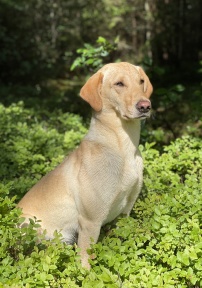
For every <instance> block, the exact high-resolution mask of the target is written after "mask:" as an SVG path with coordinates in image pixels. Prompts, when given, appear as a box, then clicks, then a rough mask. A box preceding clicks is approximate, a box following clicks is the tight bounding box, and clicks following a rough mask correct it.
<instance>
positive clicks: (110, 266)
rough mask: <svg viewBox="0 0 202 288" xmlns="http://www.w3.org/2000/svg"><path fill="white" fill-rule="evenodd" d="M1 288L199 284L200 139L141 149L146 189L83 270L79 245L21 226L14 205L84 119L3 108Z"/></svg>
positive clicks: (106, 231)
mask: <svg viewBox="0 0 202 288" xmlns="http://www.w3.org/2000/svg"><path fill="white" fill-rule="evenodd" d="M0 114H1V116H0V135H1V139H2V141H1V144H0V149H1V163H0V175H1V184H0V237H1V246H0V260H1V264H0V287H27V288H29V287H71V288H74V287H85V288H88V287H89V288H91V287H98V288H101V287H123V288H127V287H133V288H134V287H137V288H138V287H141V288H143V287H145V288H150V287H159V288H161V287H165V288H170V287H177V288H185V287H190V288H199V287H202V233H201V232H202V224H201V223H202V209H201V207H202V193H201V191H202V169H201V163H202V150H201V146H202V140H201V139H197V138H193V137H188V136H187V137H183V138H181V139H177V140H176V141H175V142H173V143H171V144H170V145H169V146H166V147H165V148H164V150H163V152H162V153H160V152H159V151H157V150H156V149H155V148H154V143H151V144H145V145H144V146H141V147H140V148H141V151H142V154H143V157H144V163H145V176H144V187H143V190H142V193H141V196H140V197H139V199H138V201H137V202H136V204H135V206H134V209H133V211H132V214H131V217H128V218H124V217H119V218H118V219H116V220H115V221H113V223H110V224H108V225H106V226H105V227H104V228H103V229H102V231H101V235H100V238H99V241H98V243H97V244H93V243H92V247H91V249H90V250H89V253H90V254H91V258H94V259H93V260H90V261H91V266H92V268H91V270H90V271H86V270H85V269H83V268H82V267H81V265H80V262H79V256H77V250H78V248H77V247H76V245H74V246H73V247H72V246H69V245H66V244H65V243H62V242H61V237H60V235H59V234H57V233H55V238H54V239H53V240H52V241H47V240H45V239H44V235H42V236H41V242H40V244H36V241H35V240H36V232H35V229H34V228H35V227H37V226H38V225H39V224H40V223H34V222H31V223H30V225H29V226H28V227H26V228H23V229H18V228H17V224H18V223H20V222H21V219H20V218H19V215H20V211H19V209H17V208H15V205H16V204H15V203H16V202H17V201H18V200H19V198H21V197H22V195H23V194H24V193H25V192H26V191H27V190H28V189H29V188H30V187H31V186H32V185H33V184H34V183H35V182H36V181H37V180H38V179H39V178H40V177H41V176H42V175H44V174H45V173H47V172H48V171H49V170H51V169H53V168H54V167H55V166H56V165H57V164H58V163H59V162H61V161H62V159H63V158H64V156H65V155H66V154H68V153H69V152H70V150H71V149H72V148H74V147H75V146H76V145H78V143H79V142H80V140H81V138H82V137H83V135H84V134H85V133H86V128H85V127H84V126H83V125H82V120H81V118H79V117H78V116H75V115H72V114H64V115H63V114H62V113H61V112H59V111H56V112H55V113H53V114H52V115H40V114H38V115H36V114H35V113H33V111H31V110H30V109H25V108H24V107H23V104H22V103H19V104H15V105H11V106H10V107H8V108H5V107H4V106H0Z"/></svg>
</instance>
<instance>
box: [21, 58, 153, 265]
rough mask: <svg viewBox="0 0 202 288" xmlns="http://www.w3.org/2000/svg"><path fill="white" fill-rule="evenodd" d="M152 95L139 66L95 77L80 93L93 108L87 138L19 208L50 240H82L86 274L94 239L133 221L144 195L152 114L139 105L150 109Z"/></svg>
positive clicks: (119, 66)
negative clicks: (142, 140)
mask: <svg viewBox="0 0 202 288" xmlns="http://www.w3.org/2000/svg"><path fill="white" fill-rule="evenodd" d="M120 82H122V84H123V86H122V85H121V84H120ZM117 83H118V84H117ZM151 93H152V85H151V83H150V81H149V79H148V77H147V76H146V74H145V72H144V71H143V70H142V68H140V67H138V66H134V65H131V64H129V63H125V62H121V63H113V64H107V65H105V66H104V67H103V68H102V69H100V70H99V71H98V72H97V73H95V74H94V75H93V76H92V77H91V78H90V79H89V80H88V81H87V83H86V84H85V85H84V86H83V88H82V89H81V93H80V94H81V97H82V98H83V99H84V100H86V101H87V102H88V103H89V104H90V105H91V106H92V108H93V116H92V119H91V124H90V129H89V132H88V134H87V135H86V136H85V138H84V139H83V141H82V142H81V144H80V146H79V147H78V148H77V149H76V150H75V151H73V152H72V153H71V154H70V155H69V156H68V157H67V158H66V159H65V160H64V162H63V163H62V164H60V165H59V166H58V167H56V169H55V170H53V171H52V172H50V173H49V174H47V175H46V176H45V177H43V178H42V179H41V180H40V181H39V182H38V183H37V184H36V185H35V186H34V187H33V188H32V189H31V190H30V191H29V192H28V193H27V194H26V195H25V196H24V197H23V199H22V200H21V201H20V203H19V205H18V206H19V207H21V208H22V211H23V216H24V217H25V218H26V221H28V219H29V218H33V217H34V216H35V217H36V218H37V219H39V220H41V227H42V229H46V231H47V237H49V238H52V237H53V233H54V231H55V230H57V231H61V233H62V235H63V237H64V241H66V242H67V243H72V242H74V241H75V239H76V235H78V246H79V247H80V248H81V261H82V265H83V266H85V267H87V268H89V267H90V265H89V263H88V254H87V252H86V249H87V248H89V246H90V243H91V238H93V239H94V241H95V242H96V241H97V240H98V237H99V233H100V228H101V226H102V225H104V224H105V223H107V222H110V221H112V220H113V219H114V218H115V217H117V216H118V215H119V214H121V213H124V214H127V215H129V214H130V211H131V209H132V207H133V205H134V202H135V200H136V199H137V197H138V195H139V192H140V189H141V186H142V172H143V163H142V158H141V155H140V152H139V150H138V144H139V137H140V121H141V117H143V118H146V117H149V114H150V112H148V113H141V112H140V111H138V109H137V106H136V105H137V103H138V102H139V101H147V102H146V103H150V101H149V100H148V98H149V97H150V95H151Z"/></svg>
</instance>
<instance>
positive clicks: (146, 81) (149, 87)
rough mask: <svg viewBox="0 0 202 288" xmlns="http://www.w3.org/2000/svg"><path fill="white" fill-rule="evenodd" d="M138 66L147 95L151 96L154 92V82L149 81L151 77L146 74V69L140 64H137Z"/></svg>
mask: <svg viewBox="0 0 202 288" xmlns="http://www.w3.org/2000/svg"><path fill="white" fill-rule="evenodd" d="M136 67H137V68H138V71H139V73H140V80H142V81H143V91H144V93H145V95H146V97H147V98H149V97H150V96H151V94H152V92H153V87H152V84H151V82H150V81H149V78H148V76H147V75H146V73H145V72H144V70H143V69H142V68H141V67H139V66H136Z"/></svg>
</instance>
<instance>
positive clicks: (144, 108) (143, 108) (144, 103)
mask: <svg viewBox="0 0 202 288" xmlns="http://www.w3.org/2000/svg"><path fill="white" fill-rule="evenodd" d="M136 108H137V110H138V111H139V112H141V113H147V112H149V111H150V110H151V102H150V101H148V100H140V101H139V102H138V103H137V104H136Z"/></svg>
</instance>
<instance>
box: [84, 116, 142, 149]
mask: <svg viewBox="0 0 202 288" xmlns="http://www.w3.org/2000/svg"><path fill="white" fill-rule="evenodd" d="M140 129H141V124H140V120H139V119H134V120H124V119H122V118H121V117H120V115H118V114H117V112H115V111H110V112H109V111H102V113H99V112H98V113H97V112H93V115H92V118H91V123H90V129H89V132H88V134H87V135H86V137H85V139H86V140H90V141H94V139H96V141H97V140H98V139H100V141H101V142H102V139H103V137H104V138H105V139H106V137H109V139H111V141H110V143H114V145H115V146H121V147H125V149H130V150H134V153H135V152H136V150H137V148H138V145H139V140H140Z"/></svg>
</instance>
